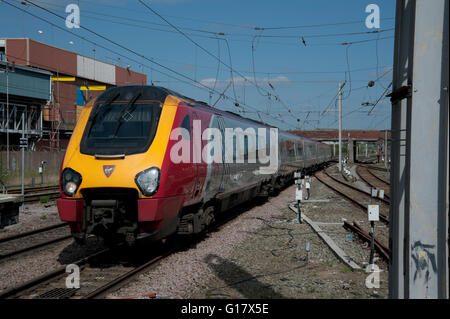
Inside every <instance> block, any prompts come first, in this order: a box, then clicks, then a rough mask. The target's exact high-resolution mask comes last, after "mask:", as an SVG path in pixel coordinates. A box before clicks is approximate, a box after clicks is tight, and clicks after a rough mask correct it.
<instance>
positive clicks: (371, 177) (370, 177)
mask: <svg viewBox="0 0 450 319" xmlns="http://www.w3.org/2000/svg"><path fill="white" fill-rule="evenodd" d="M356 173H357V174H358V175H359V177H361V179H362V180H363V181H364V182H366V184H368V185H369V186H371V187H375V188H378V189H382V190H384V196H385V197H386V198H387V199H390V196H389V192H390V186H389V184H388V183H386V182H385V181H384V180H382V179H381V178H379V177H378V176H376V175H375V174H374V173H372V172H371V171H370V169H369V168H367V167H365V166H359V165H358V166H357V167H356Z"/></svg>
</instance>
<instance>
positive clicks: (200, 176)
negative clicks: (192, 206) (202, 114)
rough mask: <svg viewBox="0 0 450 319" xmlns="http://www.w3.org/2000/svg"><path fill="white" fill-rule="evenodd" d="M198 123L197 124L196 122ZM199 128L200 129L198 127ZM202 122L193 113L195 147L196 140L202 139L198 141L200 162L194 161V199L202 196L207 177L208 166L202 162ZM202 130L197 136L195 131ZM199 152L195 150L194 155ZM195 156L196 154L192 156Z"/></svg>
mask: <svg viewBox="0 0 450 319" xmlns="http://www.w3.org/2000/svg"><path fill="white" fill-rule="evenodd" d="M195 121H197V123H196V122H195ZM198 123H200V125H198ZM196 125H197V126H199V127H196ZM202 126H203V125H202V122H201V120H200V118H199V117H198V115H197V113H196V112H192V124H191V132H192V141H193V145H195V142H194V140H195V139H196V138H197V139H198V138H200V141H198V143H200V144H199V145H200V154H197V156H198V159H199V160H197V161H199V163H196V161H193V162H194V163H193V167H194V170H195V178H194V188H193V194H192V197H193V198H195V197H197V196H199V195H200V193H201V190H202V186H203V181H204V180H205V177H206V164H205V163H203V161H202V152H201V151H202V150H203V146H204V145H203V144H204V142H203V140H202V133H203V129H202ZM198 129H200V133H197V134H198V135H199V136H196V135H195V131H196V130H198ZM197 151H198V150H196V149H193V150H192V153H194V152H197ZM192 155H193V156H194V154H192Z"/></svg>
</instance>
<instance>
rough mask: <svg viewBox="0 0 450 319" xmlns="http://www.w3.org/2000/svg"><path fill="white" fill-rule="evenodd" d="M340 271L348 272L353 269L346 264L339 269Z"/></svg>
mask: <svg viewBox="0 0 450 319" xmlns="http://www.w3.org/2000/svg"><path fill="white" fill-rule="evenodd" d="M339 271H340V272H343V273H346V272H351V271H352V269H351V268H350V267H349V266H344V267H342V268H341V269H339Z"/></svg>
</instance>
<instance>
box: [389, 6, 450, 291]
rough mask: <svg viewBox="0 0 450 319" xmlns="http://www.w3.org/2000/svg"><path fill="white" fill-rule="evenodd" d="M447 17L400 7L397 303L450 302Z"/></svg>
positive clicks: (395, 104) (394, 217) (393, 242)
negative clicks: (415, 300)
mask: <svg viewBox="0 0 450 319" xmlns="http://www.w3.org/2000/svg"><path fill="white" fill-rule="evenodd" d="M448 11H449V1H448V0H434V1H425V0H417V1H414V0H398V1H397V12H396V39H395V57H394V80H393V93H392V99H391V101H392V144H391V164H392V169H391V208H390V247H391V251H392V258H391V261H390V269H389V295H390V297H391V298H448V297H449V295H448V289H449V286H448V282H449V280H448V279H449V277H448V275H449V268H448V266H449V264H448V225H449V224H448V222H449V221H448V27H449V26H448ZM408 86H410V89H408Z"/></svg>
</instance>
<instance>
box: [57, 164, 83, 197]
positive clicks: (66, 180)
mask: <svg viewBox="0 0 450 319" xmlns="http://www.w3.org/2000/svg"><path fill="white" fill-rule="evenodd" d="M61 184H62V190H63V192H64V194H66V195H67V196H69V197H72V196H74V195H75V193H76V192H77V189H78V187H79V186H80V184H81V175H80V173H78V172H76V171H74V170H73V169H71V168H69V167H66V168H65V169H64V170H63V172H62V179H61Z"/></svg>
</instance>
